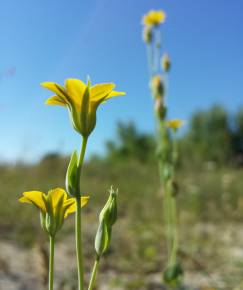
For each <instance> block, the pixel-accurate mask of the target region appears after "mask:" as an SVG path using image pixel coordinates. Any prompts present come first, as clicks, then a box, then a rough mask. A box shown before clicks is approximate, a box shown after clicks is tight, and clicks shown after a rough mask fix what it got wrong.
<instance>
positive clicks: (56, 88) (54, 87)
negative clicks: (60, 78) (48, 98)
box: [41, 82, 68, 103]
mask: <svg viewBox="0 0 243 290" xmlns="http://www.w3.org/2000/svg"><path fill="white" fill-rule="evenodd" d="M41 86H42V87H43V88H46V89H49V90H50V91H52V92H54V93H55V94H56V95H57V96H59V97H60V98H61V99H62V100H63V102H64V103H67V102H68V98H67V94H66V92H65V88H64V87H63V86H61V85H58V84H56V83H53V82H44V83H41Z"/></svg>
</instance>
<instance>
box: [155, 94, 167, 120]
mask: <svg viewBox="0 0 243 290" xmlns="http://www.w3.org/2000/svg"><path fill="white" fill-rule="evenodd" d="M154 110H155V114H156V116H157V118H158V119H159V120H164V118H165V115H166V107H165V106H164V104H163V99H162V98H157V99H155V103H154Z"/></svg>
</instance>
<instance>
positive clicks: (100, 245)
mask: <svg viewBox="0 0 243 290" xmlns="http://www.w3.org/2000/svg"><path fill="white" fill-rule="evenodd" d="M116 220H117V191H116V192H115V191H114V190H113V188H111V190H110V195H109V198H108V200H107V202H106V204H105V206H104V208H103V209H102V211H101V212H100V215H99V227H98V230H97V233H96V237H95V251H96V254H97V256H98V257H99V258H100V257H101V256H102V255H103V254H104V253H105V252H106V251H107V249H108V248H109V245H110V240H111V233H112V226H113V225H114V224H115V222H116Z"/></svg>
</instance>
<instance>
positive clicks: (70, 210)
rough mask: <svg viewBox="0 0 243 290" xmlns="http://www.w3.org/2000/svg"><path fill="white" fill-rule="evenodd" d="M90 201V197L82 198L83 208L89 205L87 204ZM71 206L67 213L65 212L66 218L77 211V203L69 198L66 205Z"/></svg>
mask: <svg viewBox="0 0 243 290" xmlns="http://www.w3.org/2000/svg"><path fill="white" fill-rule="evenodd" d="M88 201H89V196H82V197H81V207H83V206H85V205H86V204H87V202H88ZM67 204H70V206H69V207H68V208H67V210H66V212H65V216H64V217H65V218H66V217H67V216H68V215H69V214H71V213H73V212H75V211H76V201H75V199H74V198H69V199H68V200H67V201H66V203H65V205H67Z"/></svg>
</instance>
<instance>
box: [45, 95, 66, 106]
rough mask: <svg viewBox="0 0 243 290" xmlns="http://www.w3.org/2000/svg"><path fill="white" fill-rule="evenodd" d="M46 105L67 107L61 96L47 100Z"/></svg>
mask: <svg viewBox="0 0 243 290" xmlns="http://www.w3.org/2000/svg"><path fill="white" fill-rule="evenodd" d="M45 104H46V105H58V106H66V103H65V102H64V101H63V99H62V98H60V97H59V96H53V97H50V98H49V99H47V100H46V102H45Z"/></svg>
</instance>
